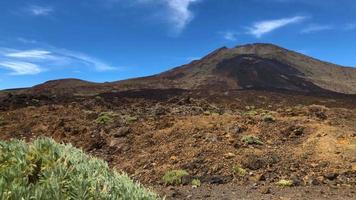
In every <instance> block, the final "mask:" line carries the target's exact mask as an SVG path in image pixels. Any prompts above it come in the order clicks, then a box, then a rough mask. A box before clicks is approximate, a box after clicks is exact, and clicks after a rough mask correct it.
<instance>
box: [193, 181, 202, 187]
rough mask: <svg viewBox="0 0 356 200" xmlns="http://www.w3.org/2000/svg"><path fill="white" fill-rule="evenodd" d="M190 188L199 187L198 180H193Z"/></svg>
mask: <svg viewBox="0 0 356 200" xmlns="http://www.w3.org/2000/svg"><path fill="white" fill-rule="evenodd" d="M192 186H193V187H200V186H201V182H200V180H199V179H193V180H192Z"/></svg>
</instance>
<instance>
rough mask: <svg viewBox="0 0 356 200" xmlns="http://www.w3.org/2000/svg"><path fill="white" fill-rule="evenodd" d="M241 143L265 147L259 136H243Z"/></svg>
mask: <svg viewBox="0 0 356 200" xmlns="http://www.w3.org/2000/svg"><path fill="white" fill-rule="evenodd" d="M241 142H243V143H245V144H247V145H252V144H257V145H263V142H262V141H261V140H260V138H259V137H257V136H253V135H245V136H243V137H242V138H241Z"/></svg>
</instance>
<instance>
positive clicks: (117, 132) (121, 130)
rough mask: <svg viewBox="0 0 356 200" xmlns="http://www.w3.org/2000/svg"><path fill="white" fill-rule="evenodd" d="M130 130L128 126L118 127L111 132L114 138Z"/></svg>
mask: <svg viewBox="0 0 356 200" xmlns="http://www.w3.org/2000/svg"><path fill="white" fill-rule="evenodd" d="M130 132H131V129H130V128H129V127H120V128H119V129H118V130H117V131H115V132H114V133H113V136H114V137H116V138H119V137H125V136H127V135H128V134H129V133H130Z"/></svg>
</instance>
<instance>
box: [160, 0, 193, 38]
mask: <svg viewBox="0 0 356 200" xmlns="http://www.w3.org/2000/svg"><path fill="white" fill-rule="evenodd" d="M194 2H197V0H166V3H167V5H168V7H169V9H170V11H169V14H170V20H171V21H172V23H173V24H174V27H175V29H176V30H177V31H182V30H183V29H184V28H185V27H186V25H187V24H188V23H189V22H190V21H191V20H192V19H193V17H194V15H193V13H192V12H191V11H190V10H189V6H190V5H191V4H192V3H194Z"/></svg>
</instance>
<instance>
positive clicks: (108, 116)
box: [95, 112, 117, 125]
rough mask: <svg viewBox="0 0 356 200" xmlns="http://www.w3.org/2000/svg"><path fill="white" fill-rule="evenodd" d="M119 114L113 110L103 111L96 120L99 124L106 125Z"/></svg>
mask: <svg viewBox="0 0 356 200" xmlns="http://www.w3.org/2000/svg"><path fill="white" fill-rule="evenodd" d="M116 116H117V115H116V114H115V113H113V112H102V113H100V114H99V117H98V118H97V119H96V120H95V121H96V123H98V124H103V125H106V124H108V123H111V122H112V121H114V119H113V118H114V117H116Z"/></svg>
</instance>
